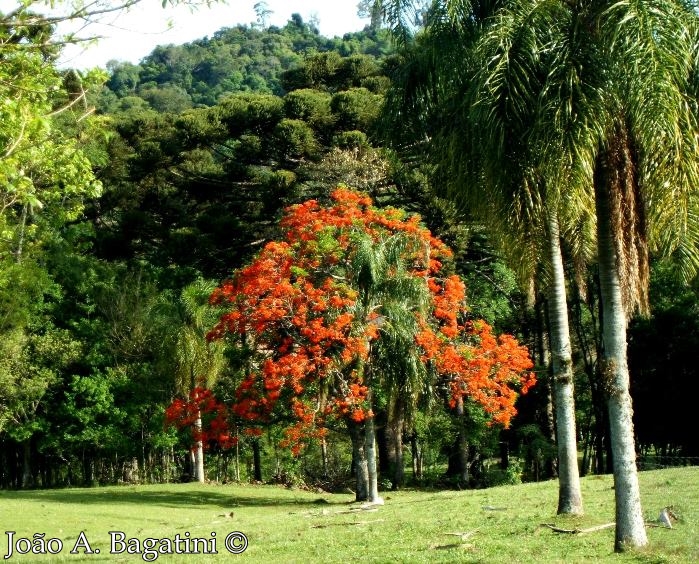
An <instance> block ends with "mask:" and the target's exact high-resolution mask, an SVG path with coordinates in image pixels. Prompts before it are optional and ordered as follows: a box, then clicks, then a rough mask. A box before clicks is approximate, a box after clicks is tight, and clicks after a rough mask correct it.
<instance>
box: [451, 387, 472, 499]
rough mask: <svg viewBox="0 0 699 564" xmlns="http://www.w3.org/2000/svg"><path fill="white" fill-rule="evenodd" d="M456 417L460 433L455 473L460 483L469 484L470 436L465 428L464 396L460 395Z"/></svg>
mask: <svg viewBox="0 0 699 564" xmlns="http://www.w3.org/2000/svg"><path fill="white" fill-rule="evenodd" d="M456 419H457V423H456V424H457V426H458V429H459V431H458V434H457V436H456V445H455V449H456V452H455V453H454V454H455V460H454V462H455V463H456V464H455V468H454V470H455V475H456V477H457V480H458V481H459V484H460V485H463V486H464V487H467V486H468V479H469V476H468V437H467V436H466V429H465V428H464V398H463V397H461V396H459V398H458V399H457V401H456Z"/></svg>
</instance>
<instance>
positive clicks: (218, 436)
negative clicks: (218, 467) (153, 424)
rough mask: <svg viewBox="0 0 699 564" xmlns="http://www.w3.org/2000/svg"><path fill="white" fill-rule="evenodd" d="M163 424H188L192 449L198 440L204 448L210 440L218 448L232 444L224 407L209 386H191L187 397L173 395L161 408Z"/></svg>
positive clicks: (180, 426)
mask: <svg viewBox="0 0 699 564" xmlns="http://www.w3.org/2000/svg"><path fill="white" fill-rule="evenodd" d="M197 419H201V422H202V425H201V429H197V428H196V421H197ZM165 425H166V426H171V425H172V426H175V427H177V428H178V429H185V428H190V429H191V433H192V449H194V448H196V443H197V442H198V441H201V442H202V444H203V447H204V449H205V450H206V449H207V448H209V447H210V445H212V444H217V445H219V446H220V447H221V448H230V447H232V446H234V445H235V438H234V437H231V435H230V430H229V428H228V409H227V408H226V406H225V405H224V404H222V403H220V402H219V401H218V400H217V399H216V397H215V396H214V394H213V393H212V392H211V390H207V389H204V388H201V387H198V386H197V387H195V388H194V389H193V390H192V391H191V392H190V393H189V398H188V399H187V400H184V399H181V398H177V399H175V400H174V401H173V402H172V403H171V404H170V406H169V407H168V408H167V409H166V410H165Z"/></svg>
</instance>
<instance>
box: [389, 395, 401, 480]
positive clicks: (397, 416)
mask: <svg viewBox="0 0 699 564" xmlns="http://www.w3.org/2000/svg"><path fill="white" fill-rule="evenodd" d="M404 422H405V412H404V409H403V401H402V399H401V398H400V397H398V398H396V401H395V403H394V405H393V409H392V410H391V412H390V414H389V418H388V424H387V434H388V442H389V445H390V450H391V452H392V454H393V456H392V464H391V466H392V468H391V471H392V476H391V478H392V480H391V481H392V482H393V485H392V489H393V490H398V489H400V488H401V487H403V482H404V472H403V424H404Z"/></svg>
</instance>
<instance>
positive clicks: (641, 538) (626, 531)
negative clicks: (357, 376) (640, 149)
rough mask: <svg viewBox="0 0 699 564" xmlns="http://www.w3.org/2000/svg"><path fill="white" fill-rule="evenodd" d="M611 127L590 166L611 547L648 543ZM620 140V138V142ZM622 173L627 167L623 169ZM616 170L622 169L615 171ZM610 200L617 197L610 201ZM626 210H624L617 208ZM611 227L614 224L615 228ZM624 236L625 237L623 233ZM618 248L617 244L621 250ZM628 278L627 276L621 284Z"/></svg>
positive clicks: (617, 144) (618, 150)
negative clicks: (612, 515)
mask: <svg viewBox="0 0 699 564" xmlns="http://www.w3.org/2000/svg"><path fill="white" fill-rule="evenodd" d="M620 130H621V128H617V132H616V135H615V137H614V138H613V139H612V140H611V145H610V147H609V148H608V149H606V151H605V152H604V153H603V154H602V155H601V156H600V158H599V159H598V163H597V170H596V171H595V200H596V211H597V252H598V260H599V276H600V290H601V295H602V310H603V312H604V316H603V325H602V343H603V354H602V358H601V359H600V363H601V372H602V379H603V383H604V386H605V388H606V390H607V395H608V411H609V420H610V438H611V446H612V458H613V465H614V492H615V501H616V538H615V545H614V548H615V550H616V551H622V550H624V549H625V548H633V547H641V546H644V545H646V544H647V543H648V538H647V535H646V528H645V525H644V521H643V511H642V508H641V496H640V491H639V486H638V475H637V470H636V453H635V448H634V431H633V419H632V416H633V410H632V405H631V395H630V392H629V370H628V365H627V357H626V321H627V320H626V311H625V307H624V306H625V304H624V299H623V297H622V286H621V283H620V275H619V262H620V260H621V257H619V254H618V245H617V243H618V240H619V238H620V237H622V235H620V234H619V233H618V228H619V225H620V222H618V221H616V220H615V218H614V217H612V216H613V212H614V211H617V212H618V211H620V210H619V208H620V207H621V205H619V203H620V202H621V201H622V198H623V194H622V195H620V194H619V192H622V191H624V190H626V189H628V185H627V183H628V178H626V177H625V175H624V174H623V172H624V170H625V168H624V164H625V162H624V161H625V160H626V155H625V154H624V153H626V152H627V151H628V147H627V146H626V145H627V144H628V138H627V137H626V136H622V135H623V131H621V133H622V135H620V134H619V133H620ZM625 141H626V143H624V142H625ZM627 172H628V170H627ZM620 173H622V174H620ZM613 199H616V200H617V201H616V202H614V201H613ZM621 211H622V213H623V211H626V213H628V210H621ZM631 211H633V210H631ZM615 227H616V228H615ZM624 237H625V236H624ZM622 252H623V249H622ZM629 283H631V282H630V281H629V280H628V279H627V280H624V284H629Z"/></svg>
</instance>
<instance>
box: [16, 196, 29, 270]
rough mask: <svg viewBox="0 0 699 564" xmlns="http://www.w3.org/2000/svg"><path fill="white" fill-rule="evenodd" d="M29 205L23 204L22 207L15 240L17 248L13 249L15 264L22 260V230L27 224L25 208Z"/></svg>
mask: <svg viewBox="0 0 699 564" xmlns="http://www.w3.org/2000/svg"><path fill="white" fill-rule="evenodd" d="M28 207H29V206H28V205H27V204H24V206H23V207H22V217H21V220H20V225H19V239H18V241H17V249H16V251H15V261H16V262H17V264H19V263H20V262H22V252H23V250H24V232H25V229H26V226H27V208H28Z"/></svg>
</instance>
